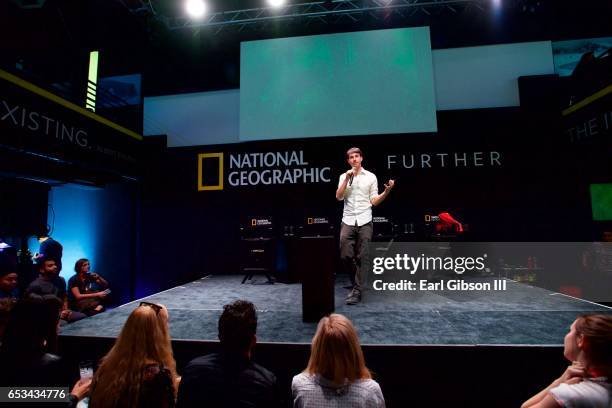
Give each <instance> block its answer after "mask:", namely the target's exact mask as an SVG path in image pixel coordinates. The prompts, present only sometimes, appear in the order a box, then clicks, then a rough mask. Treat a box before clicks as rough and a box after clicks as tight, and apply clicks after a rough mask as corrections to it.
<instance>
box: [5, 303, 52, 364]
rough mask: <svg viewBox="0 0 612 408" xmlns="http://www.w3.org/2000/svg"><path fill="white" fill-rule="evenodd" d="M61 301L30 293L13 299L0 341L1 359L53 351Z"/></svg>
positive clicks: (32, 355) (16, 358)
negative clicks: (19, 299) (16, 299)
mask: <svg viewBox="0 0 612 408" xmlns="http://www.w3.org/2000/svg"><path fill="white" fill-rule="evenodd" d="M61 307H62V301H61V300H60V299H59V298H57V297H55V296H52V295H44V296H39V295H34V294H32V295H30V297H28V298H26V299H23V300H21V301H19V302H17V303H16V304H15V305H14V307H12V310H11V312H10V317H9V320H8V324H7V325H6V329H5V332H4V337H3V340H2V349H1V354H2V358H3V359H11V360H19V359H23V358H36V357H38V356H40V355H42V354H44V353H45V352H55V351H56V350H55V349H56V344H57V325H58V322H59V312H60V310H61Z"/></svg>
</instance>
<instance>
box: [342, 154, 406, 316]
mask: <svg viewBox="0 0 612 408" xmlns="http://www.w3.org/2000/svg"><path fill="white" fill-rule="evenodd" d="M362 160H363V154H362V153H361V150H360V149H359V148H358V147H352V148H350V149H349V150H348V151H347V152H346V161H347V162H348V164H349V165H350V166H351V169H350V170H348V171H347V172H346V173H343V174H341V175H340V181H339V182H338V190H336V199H337V200H338V201H342V200H344V212H343V214H342V227H341V229H340V259H341V262H342V267H343V268H344V270H346V271H347V272H348V274H349V276H350V278H351V284H352V285H353V288H352V289H351V291H350V293H349V295H348V296H347V297H346V304H347V305H355V304H357V303H359V302H361V292H362V289H363V288H362V285H363V278H364V271H363V269H364V268H362V265H361V264H362V260H364V261H366V260H367V252H368V244H369V243H370V240H371V239H372V206H377V205H378V204H380V203H382V202H383V201H384V200H385V198H387V196H388V195H389V193H390V192H391V189H392V188H393V186H394V184H395V181H394V180H389V181H388V182H387V184H385V190H384V191H383V192H382V193H380V194H378V180H377V179H376V176H375V175H374V173H371V172H369V171H367V170H366V169H364V168H363V167H362V166H361V162H362Z"/></svg>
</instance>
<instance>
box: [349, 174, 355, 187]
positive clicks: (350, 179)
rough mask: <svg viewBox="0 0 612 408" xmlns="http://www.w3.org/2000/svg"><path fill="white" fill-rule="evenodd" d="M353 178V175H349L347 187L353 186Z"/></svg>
mask: <svg viewBox="0 0 612 408" xmlns="http://www.w3.org/2000/svg"><path fill="white" fill-rule="evenodd" d="M353 177H355V175H354V174H352V173H351V175H350V177H349V187H350V186H352V185H353Z"/></svg>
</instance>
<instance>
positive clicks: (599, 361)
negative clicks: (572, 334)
mask: <svg viewBox="0 0 612 408" xmlns="http://www.w3.org/2000/svg"><path fill="white" fill-rule="evenodd" d="M576 331H577V332H578V333H579V334H582V335H583V336H584V337H585V338H586V340H587V341H586V347H585V353H586V355H587V357H588V359H589V360H590V362H591V364H593V365H596V366H599V367H601V368H603V369H605V371H606V372H607V373H608V374H612V315H603V314H592V315H584V316H580V317H579V318H578V319H577V320H576Z"/></svg>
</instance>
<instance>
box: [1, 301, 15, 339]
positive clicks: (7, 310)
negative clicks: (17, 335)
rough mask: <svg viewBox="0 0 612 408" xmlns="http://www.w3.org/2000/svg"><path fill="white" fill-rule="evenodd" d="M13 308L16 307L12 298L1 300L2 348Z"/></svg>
mask: <svg viewBox="0 0 612 408" xmlns="http://www.w3.org/2000/svg"><path fill="white" fill-rule="evenodd" d="M13 306H15V300H13V299H10V298H4V299H0V346H1V345H2V338H3V337H4V331H5V330H6V325H7V324H8V322H9V317H10V316H11V309H13Z"/></svg>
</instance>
